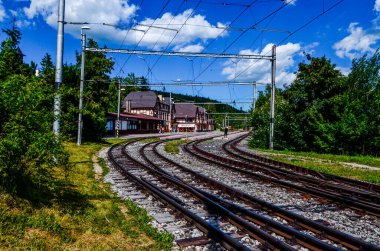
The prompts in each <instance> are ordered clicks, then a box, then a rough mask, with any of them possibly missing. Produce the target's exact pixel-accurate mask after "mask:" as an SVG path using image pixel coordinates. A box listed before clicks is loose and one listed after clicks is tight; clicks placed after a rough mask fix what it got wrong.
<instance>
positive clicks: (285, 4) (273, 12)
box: [194, 0, 294, 80]
mask: <svg viewBox="0 0 380 251" xmlns="http://www.w3.org/2000/svg"><path fill="white" fill-rule="evenodd" d="M293 1H294V0H291V1H288V2H286V3H284V4H283V5H281V6H280V7H279V8H277V9H276V10H274V11H272V12H271V13H269V14H268V15H267V16H265V17H263V18H262V19H261V20H260V21H258V22H256V23H255V24H253V25H252V26H251V27H255V26H257V25H258V24H260V23H262V22H263V21H264V20H266V19H267V18H269V17H271V16H272V15H274V14H275V13H277V12H279V11H280V10H282V9H283V8H285V7H286V6H288V5H289V4H290V3H292V2H293ZM247 31H248V30H245V31H243V32H242V33H241V34H239V36H237V37H236V38H235V39H234V40H233V41H232V42H231V43H230V44H229V45H228V46H227V47H226V48H225V49H224V50H223V52H222V53H225V52H226V51H227V50H228V49H229V48H231V46H232V45H233V44H234V43H236V42H237V41H238V40H239V39H240V38H241V37H242V36H243V35H244V34H245V33H247ZM215 61H216V59H214V60H212V61H211V62H210V63H209V64H208V65H207V66H206V68H204V69H203V70H202V71H201V72H200V73H199V74H198V76H197V77H195V79H194V80H196V79H198V78H199V77H200V76H201V75H202V74H203V73H205V72H206V71H207V69H208V68H210V66H211V65H212V64H214V63H215Z"/></svg>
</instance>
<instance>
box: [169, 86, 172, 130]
mask: <svg viewBox="0 0 380 251" xmlns="http://www.w3.org/2000/svg"><path fill="white" fill-rule="evenodd" d="M171 131H172V93H171V92H170V93H169V132H171Z"/></svg>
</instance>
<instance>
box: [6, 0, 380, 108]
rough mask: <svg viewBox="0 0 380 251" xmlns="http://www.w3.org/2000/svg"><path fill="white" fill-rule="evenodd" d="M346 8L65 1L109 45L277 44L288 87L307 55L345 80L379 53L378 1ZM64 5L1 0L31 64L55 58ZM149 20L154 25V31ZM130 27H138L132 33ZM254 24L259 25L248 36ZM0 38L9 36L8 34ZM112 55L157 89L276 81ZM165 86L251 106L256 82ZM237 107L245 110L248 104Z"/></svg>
mask: <svg viewBox="0 0 380 251" xmlns="http://www.w3.org/2000/svg"><path fill="white" fill-rule="evenodd" d="M339 2H340V1H339V0H256V1H255V0H254V1H248V0H243V1H234V0H223V1H219V0H204V1H198V0H186V1H184V0H161V1H157V0H155V1H153V0H133V1H132V0H128V1H127V0H66V21H67V22H89V23H93V24H90V25H89V26H90V27H91V30H89V31H88V32H87V33H88V36H89V37H92V38H94V39H95V40H96V41H97V42H98V43H99V44H100V45H101V46H103V45H107V47H109V48H123V49H125V48H127V49H134V48H137V49H142V50H167V51H187V52H210V53H221V52H225V53H236V54H238V53H241V54H263V55H264V54H267V53H268V52H269V51H270V48H271V46H272V45H273V44H276V45H278V47H277V74H276V80H277V83H278V86H283V85H284V84H290V83H291V81H292V80H293V79H294V77H295V75H294V71H296V69H297V65H298V63H299V62H301V61H303V60H305V57H304V56H303V52H307V53H311V54H312V55H313V56H323V55H325V56H327V57H328V58H330V59H331V60H332V62H333V63H335V64H336V65H337V67H338V68H339V69H341V70H342V72H343V73H345V74H347V72H349V68H350V66H351V61H352V59H353V58H356V57H360V56H361V55H363V54H364V53H368V54H371V53H373V52H374V51H375V50H376V49H377V47H378V45H379V40H380V32H379V31H380V29H379V26H380V22H379V20H380V19H379V18H380V0H363V1H354V0H345V1H342V2H341V3H339ZM337 3H339V4H338V5H337V6H336V7H334V8H333V9H331V10H330V11H329V12H327V13H325V14H324V15H321V16H320V17H319V18H318V19H316V20H315V21H314V22H313V23H311V24H309V25H307V26H306V27H305V28H303V29H301V30H299V31H298V32H296V33H294V34H292V35H291V36H290V37H288V38H287V39H286V40H285V41H283V40H284V39H285V38H286V37H287V36H288V35H289V32H294V31H296V30H297V29H298V28H299V27H301V26H302V25H304V24H306V23H307V22H308V21H309V20H311V19H313V18H314V17H317V16H318V15H320V14H321V13H323V12H324V11H326V10H328V9H329V8H331V7H332V6H334V5H335V4H337ZM57 7H58V0H31V1H29V0H12V1H10V0H0V21H1V23H2V28H7V27H8V28H9V27H11V26H12V23H13V20H16V25H17V26H18V27H19V28H20V29H21V32H22V34H23V38H22V43H21V49H22V50H23V52H24V54H25V55H26V56H25V60H26V61H27V62H29V61H31V60H33V61H35V62H37V63H39V62H40V61H41V59H42V57H43V55H44V54H45V53H49V54H51V55H52V56H53V58H54V60H55V53H56V52H55V49H56V35H57V34H56V20H57ZM276 10H278V11H277V12H276ZM273 12H274V14H272V15H270V13H273ZM95 23H98V24H95ZM99 23H107V24H112V25H116V26H124V27H112V26H104V25H101V24H99ZM152 23H153V25H154V26H155V27H149V25H152ZM126 27H133V28H135V29H137V30H139V31H136V30H129V31H128V29H127V28H126ZM157 27H161V28H171V29H175V30H178V31H179V32H178V33H177V32H176V31H173V30H164V29H159V28H157ZM248 27H253V29H249V30H247V29H246V28H248ZM141 30H144V31H145V33H144V32H141ZM237 38H239V39H237ZM0 39H1V40H2V39H4V34H1V36H0ZM140 40H141V41H140ZM138 41H140V43H138ZM281 41H283V42H282V43H281V44H279V43H280V42H281ZM76 50H77V51H79V50H80V25H66V26H65V50H64V61H65V62H67V63H74V61H75V51H76ZM110 56H112V57H113V59H114V60H115V61H116V64H115V70H114V72H113V76H126V74H128V73H130V72H134V73H135V74H136V75H137V76H141V75H143V76H147V77H148V79H149V80H150V82H152V83H157V82H173V81H175V80H188V81H202V82H203V81H205V82H207V81H225V80H235V79H236V80H241V81H258V82H262V83H267V82H269V81H270V64H269V62H268V61H253V60H252V61H249V60H241V61H240V60H226V59H217V60H213V59H205V58H204V59H201V58H188V59H186V58H178V57H170V58H169V57H161V58H159V57H158V56H144V57H137V56H128V55H117V54H112V55H110ZM149 69H152V70H151V71H149ZM166 90H167V91H173V92H180V93H188V94H197V95H201V96H206V97H211V98H216V99H219V100H222V101H234V100H235V101H237V102H238V101H250V100H252V87H250V86H245V87H244V86H229V87H228V86H218V87H170V88H166ZM259 90H262V87H259ZM237 106H238V107H240V106H243V108H247V106H248V105H246V104H241V105H239V104H238V105H237Z"/></svg>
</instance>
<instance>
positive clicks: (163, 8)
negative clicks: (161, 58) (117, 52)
mask: <svg viewBox="0 0 380 251" xmlns="http://www.w3.org/2000/svg"><path fill="white" fill-rule="evenodd" d="M170 1H171V0H167V1H166V3H164V5H163V6H162V8H161V10H160V11H159V13H158V14H157V16H156V18H155V20H154V21H153V23H152V25H153V24H154V23H155V22H156V20H157V19H158V17H159V16H161V14H162V13H163V12H164V10H165V9H166V7H167V6H168V4H169V3H170ZM149 29H150V27H148V29H147V30H146V32H145V33H144V35H143V36H142V37H141V38H140V40H139V41H138V43H137V44H136V45H135V47H134V49H136V48H137V47H138V46H139V45H140V43H141V41H142V40H143V39H144V37H145V35H146V34H147V32H148V31H149ZM131 56H132V55H129V56H128V58H127V59H126V60H125V62H124V64H123V65H122V66H121V68H120V70H119V72H118V74H116V75H119V74H120V72H121V71H123V68H124V66H125V65H126V64H127V62H128V61H129V59H130V58H131Z"/></svg>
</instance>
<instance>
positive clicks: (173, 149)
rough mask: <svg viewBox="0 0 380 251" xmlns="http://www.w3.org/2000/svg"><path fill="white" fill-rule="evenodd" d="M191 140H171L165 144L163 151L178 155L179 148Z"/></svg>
mask: <svg viewBox="0 0 380 251" xmlns="http://www.w3.org/2000/svg"><path fill="white" fill-rule="evenodd" d="M190 141H191V140H173V141H168V142H166V143H165V146H164V149H165V151H166V152H167V153H174V154H178V153H179V146H180V145H181V144H185V143H188V142H190Z"/></svg>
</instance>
